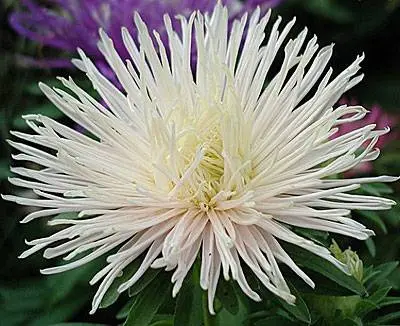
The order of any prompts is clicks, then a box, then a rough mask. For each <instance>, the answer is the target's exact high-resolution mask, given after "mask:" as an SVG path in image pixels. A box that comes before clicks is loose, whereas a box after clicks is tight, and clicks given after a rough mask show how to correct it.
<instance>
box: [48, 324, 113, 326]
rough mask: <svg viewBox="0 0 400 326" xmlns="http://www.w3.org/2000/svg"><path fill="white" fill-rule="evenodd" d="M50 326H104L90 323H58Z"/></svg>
mask: <svg viewBox="0 0 400 326" xmlns="http://www.w3.org/2000/svg"><path fill="white" fill-rule="evenodd" d="M51 326H106V325H105V324H91V323H60V324H52V325H51Z"/></svg>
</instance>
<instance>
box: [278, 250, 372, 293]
mask: <svg viewBox="0 0 400 326" xmlns="http://www.w3.org/2000/svg"><path fill="white" fill-rule="evenodd" d="M284 247H285V248H287V251H288V253H289V255H290V256H291V257H292V259H293V260H294V261H295V262H296V263H297V264H298V265H299V266H303V267H304V268H307V269H310V270H313V271H315V272H317V273H319V274H321V275H323V276H325V277H327V278H328V279H330V280H332V281H334V282H336V283H337V285H339V286H342V287H344V288H346V289H348V290H350V291H351V292H353V293H356V294H358V295H361V296H362V295H364V294H365V293H366V290H365V288H364V287H363V285H362V284H361V283H360V282H359V281H357V280H356V279H355V278H354V277H353V276H349V275H347V274H345V273H343V272H342V271H341V270H340V269H338V268H337V267H335V266H334V265H333V264H331V263H330V262H328V261H327V260H325V259H323V258H321V257H319V256H316V255H314V254H312V253H310V252H308V251H307V250H304V249H302V248H300V247H297V246H294V245H290V244H284ZM319 285H320V284H318V283H317V287H318V286H319Z"/></svg>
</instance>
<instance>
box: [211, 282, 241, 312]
mask: <svg viewBox="0 0 400 326" xmlns="http://www.w3.org/2000/svg"><path fill="white" fill-rule="evenodd" d="M216 296H217V298H218V299H219V301H220V302H221V304H222V307H224V308H225V309H226V310H227V311H229V312H230V313H231V314H232V315H236V314H237V312H238V311H239V300H238V298H237V295H236V292H235V288H234V287H233V284H232V283H231V282H229V281H225V280H220V281H219V282H218V287H217V292H216Z"/></svg>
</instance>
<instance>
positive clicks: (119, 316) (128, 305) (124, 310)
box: [115, 297, 137, 319]
mask: <svg viewBox="0 0 400 326" xmlns="http://www.w3.org/2000/svg"><path fill="white" fill-rule="evenodd" d="M136 299H137V298H136V297H134V298H131V299H130V300H128V301H127V302H126V303H125V304H124V305H123V306H122V308H121V309H120V310H119V311H118V312H117V314H116V315H115V318H117V319H126V317H128V314H129V310H130V309H131V307H132V305H133V304H134V302H135V300H136Z"/></svg>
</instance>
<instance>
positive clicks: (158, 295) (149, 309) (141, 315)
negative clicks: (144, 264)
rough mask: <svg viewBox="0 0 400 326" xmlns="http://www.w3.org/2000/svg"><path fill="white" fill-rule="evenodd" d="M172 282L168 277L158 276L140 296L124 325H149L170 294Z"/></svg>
mask: <svg viewBox="0 0 400 326" xmlns="http://www.w3.org/2000/svg"><path fill="white" fill-rule="evenodd" d="M170 289H171V282H170V281H169V279H167V277H165V276H164V277H156V278H155V280H154V281H153V282H152V283H151V284H150V285H149V286H147V287H146V288H145V289H144V290H143V291H142V292H141V293H140V296H138V298H137V300H135V302H134V303H133V305H132V307H131V309H130V310H129V314H128V318H127V319H126V321H125V323H124V326H147V325H149V324H150V322H151V321H152V319H153V317H154V315H155V314H156V313H157V311H158V309H159V308H160V306H161V305H162V303H163V302H164V300H165V299H166V298H167V297H168V296H169V295H170V293H169V292H170Z"/></svg>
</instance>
